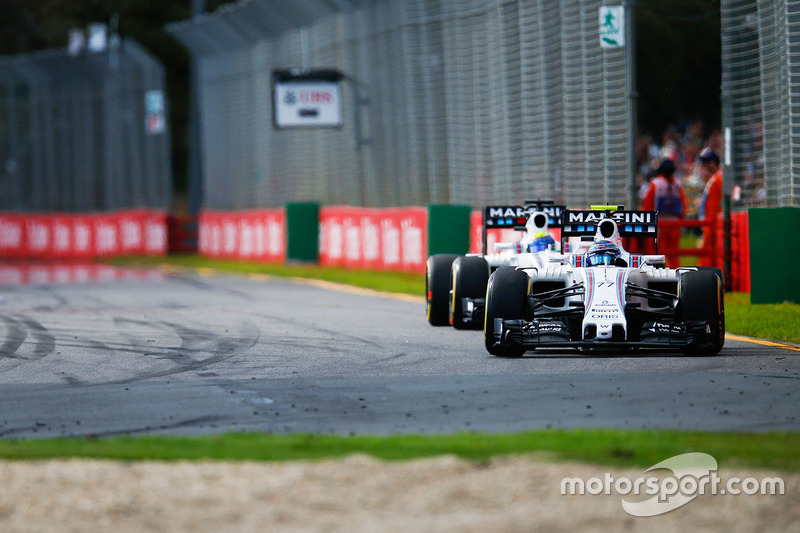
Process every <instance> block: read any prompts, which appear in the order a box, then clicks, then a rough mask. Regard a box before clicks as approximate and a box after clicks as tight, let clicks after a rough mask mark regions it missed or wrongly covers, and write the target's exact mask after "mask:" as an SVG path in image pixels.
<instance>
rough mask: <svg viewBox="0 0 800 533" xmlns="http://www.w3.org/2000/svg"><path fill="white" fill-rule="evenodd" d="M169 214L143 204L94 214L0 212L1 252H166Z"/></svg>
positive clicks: (20, 255)
mask: <svg viewBox="0 0 800 533" xmlns="http://www.w3.org/2000/svg"><path fill="white" fill-rule="evenodd" d="M166 217H167V215H166V213H164V212H162V211H152V210H144V209H142V210H126V211H118V212H111V213H93V214H69V213H59V214H30V213H0V257H2V258H11V259H89V258H95V257H113V256H119V255H164V254H166V252H167V228H166Z"/></svg>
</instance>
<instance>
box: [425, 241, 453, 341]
mask: <svg viewBox="0 0 800 533" xmlns="http://www.w3.org/2000/svg"><path fill="white" fill-rule="evenodd" d="M456 257H458V256H457V255H456V254H436V255H432V256H430V257H429V258H428V263H427V265H426V269H425V311H426V314H427V316H428V323H430V325H431V326H447V325H449V324H450V319H449V316H448V309H447V308H448V305H447V304H448V303H449V299H450V266H451V265H452V264H453V261H454V260H455V259H456Z"/></svg>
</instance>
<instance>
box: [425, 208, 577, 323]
mask: <svg viewBox="0 0 800 533" xmlns="http://www.w3.org/2000/svg"><path fill="white" fill-rule="evenodd" d="M562 210H563V207H562V206H557V205H553V203H552V202H551V201H542V200H538V201H536V202H527V203H526V205H525V206H524V207H523V206H487V207H486V208H484V213H483V253H482V254H467V255H466V256H458V255H454V254H436V255H432V256H431V257H429V258H428V262H427V268H426V273H425V294H426V299H425V300H426V311H427V317H428V322H429V323H430V324H431V325H434V326H446V325H452V326H453V327H455V328H457V329H480V328H481V327H482V326H483V308H484V304H485V301H486V300H485V296H486V285H487V282H488V280H489V275H490V274H491V273H492V272H493V271H494V270H495V269H497V268H499V267H501V266H542V265H544V264H546V263H547V262H549V255H550V254H552V253H555V251H556V249H557V244H558V243H557V242H556V241H555V239H553V237H552V235H551V234H550V232H549V229H550V228H551V227H559V226H560V225H561V222H560V221H561V211H562ZM494 229H514V230H517V231H523V232H524V233H523V235H522V238H521V239H520V240H518V241H515V242H507V243H502V242H501V243H497V244H496V245H495V249H496V250H498V251H497V252H495V253H490V254H487V253H486V252H487V248H488V244H487V242H488V239H487V237H488V232H489V231H490V230H494Z"/></svg>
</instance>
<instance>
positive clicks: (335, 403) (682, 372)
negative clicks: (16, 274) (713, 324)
mask: <svg viewBox="0 0 800 533" xmlns="http://www.w3.org/2000/svg"><path fill="white" fill-rule="evenodd" d="M767 344H769V343H767ZM799 385H800V351H798V350H797V349H796V348H793V347H781V346H770V345H764V344H757V343H754V342H752V341H750V340H747V339H742V338H740V337H735V336H733V337H729V338H728V340H727V341H726V345H725V348H724V350H723V351H722V353H721V354H720V355H719V356H716V357H706V358H691V357H684V356H682V355H676V354H669V353H645V354H642V355H633V356H631V355H625V354H622V355H612V356H602V357H600V356H597V355H586V354H582V353H576V352H568V351H550V352H543V353H540V352H538V351H537V352H534V353H533V354H531V355H530V356H527V357H524V358H522V359H514V360H506V359H498V358H495V357H492V356H490V355H489V354H488V353H486V351H485V350H484V348H483V345H482V334H481V333H480V332H477V331H455V330H453V329H452V328H433V327H430V326H429V325H428V324H427V322H426V321H425V318H424V303H422V301H421V299H417V300H413V301H409V300H408V299H405V300H402V299H397V298H394V297H390V296H381V295H375V294H365V293H359V292H355V293H354V292H353V291H343V290H334V289H331V288H329V287H328V288H326V287H320V286H318V285H314V284H308V283H297V282H292V281H285V280H279V279H265V278H259V279H254V278H246V277H235V276H217V275H212V276H206V277H201V276H198V275H193V274H155V275H152V276H150V279H131V280H123V281H113V282H99V283H79V284H48V285H15V286H8V285H5V286H0V437H4V438H37V437H60V436H87V435H97V436H105V435H127V434H143V433H154V434H196V433H216V432H227V431H262V432H277V433H284V432H323V433H337V434H351V433H352V434H389V433H411V432H414V433H417V432H419V433H442V432H459V431H472V430H475V431H489V432H501V431H519V430H526V429H535V428H550V427H554V428H574V427H615V428H674V429H700V430H712V431H718V430H719V431H722V430H736V431H770V430H797V429H800V420H798V419H797V415H798V413H799V412H800V409H799V407H800V406H799V405H798V404H799V403H800V387H798V386H799Z"/></svg>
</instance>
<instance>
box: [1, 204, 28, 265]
mask: <svg viewBox="0 0 800 533" xmlns="http://www.w3.org/2000/svg"><path fill="white" fill-rule="evenodd" d="M25 243H26V237H25V218H24V217H23V216H21V215H17V214H13V213H0V257H22V256H23V255H24V254H25V251H26V248H25V246H26V245H25Z"/></svg>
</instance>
